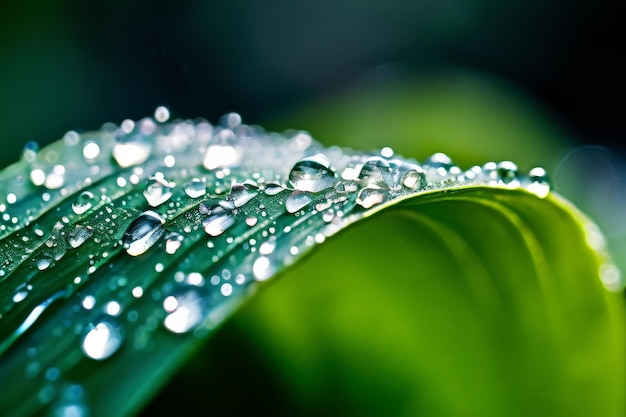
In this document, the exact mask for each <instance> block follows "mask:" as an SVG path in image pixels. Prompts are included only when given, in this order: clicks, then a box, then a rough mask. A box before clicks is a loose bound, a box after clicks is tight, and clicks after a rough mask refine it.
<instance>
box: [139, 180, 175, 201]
mask: <svg viewBox="0 0 626 417" xmlns="http://www.w3.org/2000/svg"><path fill="white" fill-rule="evenodd" d="M143 196H144V197H145V198H146V201H147V202H148V204H150V205H151V206H152V207H157V206H160V205H161V204H163V203H165V202H166V201H167V200H169V199H170V197H172V187H171V185H170V183H169V182H168V181H166V180H165V179H164V178H162V177H160V176H158V177H157V176H155V177H150V180H149V181H148V184H147V185H146V189H145V190H144V192H143Z"/></svg>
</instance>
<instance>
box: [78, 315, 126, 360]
mask: <svg viewBox="0 0 626 417" xmlns="http://www.w3.org/2000/svg"><path fill="white" fill-rule="evenodd" d="M123 341H124V337H123V335H122V329H121V328H120V327H119V326H118V325H117V324H116V323H114V322H113V321H110V320H103V321H100V322H98V323H96V324H95V325H93V324H92V325H90V326H89V328H88V330H87V332H86V333H85V335H84V336H83V340H82V344H81V348H82V350H83V352H84V353H85V355H87V356H88V357H90V358H91V359H95V360H104V359H107V358H108V357H110V356H111V355H113V354H114V353H115V352H117V350H118V349H119V348H120V346H121V345H122V342H123Z"/></svg>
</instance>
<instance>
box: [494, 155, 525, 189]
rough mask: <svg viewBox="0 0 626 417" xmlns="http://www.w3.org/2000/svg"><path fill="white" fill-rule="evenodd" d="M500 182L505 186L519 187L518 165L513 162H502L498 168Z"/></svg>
mask: <svg viewBox="0 0 626 417" xmlns="http://www.w3.org/2000/svg"><path fill="white" fill-rule="evenodd" d="M495 172H496V173H497V175H498V180H499V181H501V182H502V183H503V184H505V185H509V186H517V185H519V180H518V178H517V165H515V164H514V163H513V162H511V161H502V162H500V163H499V164H498V165H497V166H496V171H495Z"/></svg>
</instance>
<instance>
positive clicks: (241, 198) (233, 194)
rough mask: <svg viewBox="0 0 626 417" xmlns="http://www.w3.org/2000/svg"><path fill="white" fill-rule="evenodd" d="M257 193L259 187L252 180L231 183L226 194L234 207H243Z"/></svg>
mask: <svg viewBox="0 0 626 417" xmlns="http://www.w3.org/2000/svg"><path fill="white" fill-rule="evenodd" d="M258 194H259V188H258V186H257V185H256V184H254V183H252V182H244V183H243V184H233V186H232V187H231V189H230V194H228V200H230V201H232V203H233V205H234V206H235V207H236V208H239V207H243V206H244V205H245V204H246V203H247V202H248V201H250V200H252V199H253V198H254V197H256V196H257V195H258Z"/></svg>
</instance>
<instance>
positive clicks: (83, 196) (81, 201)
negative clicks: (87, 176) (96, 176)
mask: <svg viewBox="0 0 626 417" xmlns="http://www.w3.org/2000/svg"><path fill="white" fill-rule="evenodd" d="M94 202H95V197H94V195H93V193H92V192H90V191H83V192H82V193H80V194H79V195H78V197H76V200H74V202H73V203H72V211H73V212H74V213H76V214H83V213H84V212H86V211H87V210H89V209H90V208H91V207H92V206H93V204H94Z"/></svg>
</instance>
